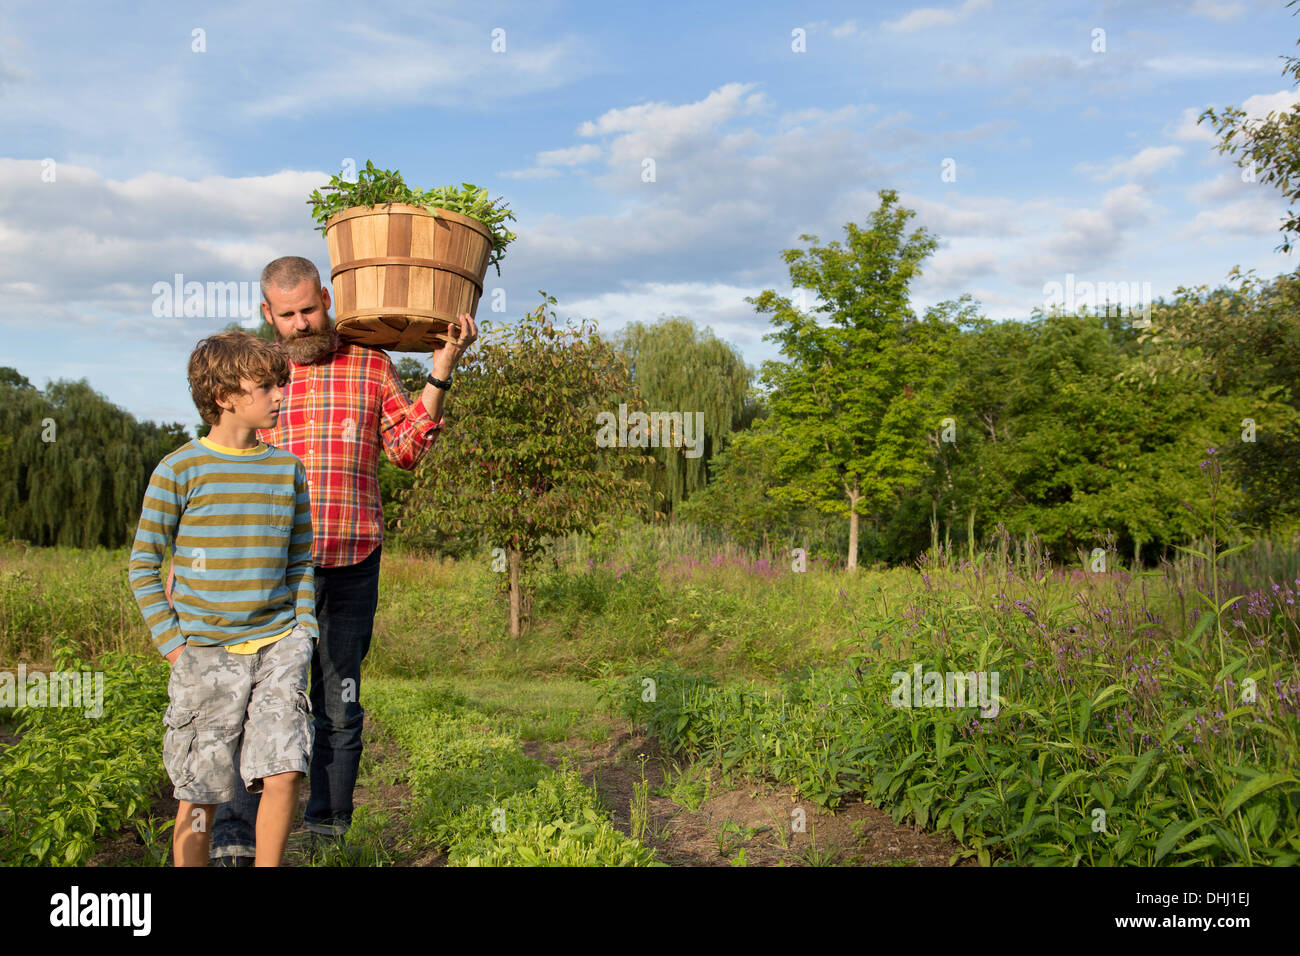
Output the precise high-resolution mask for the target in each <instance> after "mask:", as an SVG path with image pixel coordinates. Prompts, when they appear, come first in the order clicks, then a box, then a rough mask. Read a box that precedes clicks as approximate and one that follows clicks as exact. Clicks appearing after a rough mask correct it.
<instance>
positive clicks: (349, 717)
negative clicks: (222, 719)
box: [212, 256, 478, 866]
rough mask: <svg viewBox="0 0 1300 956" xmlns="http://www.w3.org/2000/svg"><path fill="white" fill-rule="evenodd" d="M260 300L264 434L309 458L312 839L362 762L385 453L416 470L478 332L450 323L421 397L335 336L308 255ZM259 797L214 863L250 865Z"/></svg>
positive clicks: (285, 263) (247, 804) (340, 833)
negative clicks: (270, 424)
mask: <svg viewBox="0 0 1300 956" xmlns="http://www.w3.org/2000/svg"><path fill="white" fill-rule="evenodd" d="M262 298H263V302H262V314H263V316H264V317H265V319H266V321H267V322H269V323H271V325H272V326H273V327H274V328H275V334H276V339H277V341H278V342H279V347H280V348H281V349H282V350H283V352H284V353H285V356H286V358H287V359H288V360H289V371H290V379H289V384H288V385H287V386H285V388H284V401H283V403H282V404H281V407H280V417H279V420H278V422H277V423H276V425H275V427H274V428H267V429H262V430H260V431H259V432H258V437H259V438H261V439H262V440H263V441H264V442H266V443H267V444H269V445H275V446H276V447H279V448H283V449H286V450H287V451H290V452H292V453H293V454H295V455H297V456H298V457H299V458H300V459H302V462H303V464H304V465H305V466H306V469H307V486H308V492H309V496H310V498H311V521H312V530H313V540H312V561H313V564H314V565H315V572H316V620H317V622H318V623H319V625H320V642H319V644H318V645H317V647H316V651H315V652H314V654H313V656H312V663H311V695H310V697H311V709H312V713H313V714H314V724H315V730H316V733H315V742H314V745H313V748H312V755H311V768H310V771H309V773H308V783H309V786H310V795H309V797H308V800H307V809H306V812H305V814H304V817H303V823H304V825H305V826H306V828H307V829H308V830H309V831H311V833H312V842H313V845H315V844H317V843H318V842H321V840H322V838H323V839H325V840H332V841H338V842H342V839H343V837H344V835H345V834H346V833H347V830H348V828H349V827H350V825H351V823H352V791H353V789H354V788H355V786H356V780H357V767H358V765H359V764H360V762H361V728H362V721H363V717H364V714H365V711H364V710H363V709H362V707H361V662H362V661H363V660H365V657H366V654H367V652H368V651H369V649H370V636H371V631H372V630H373V627H374V619H375V608H376V607H377V605H378V601H379V554H380V547H381V544H382V540H383V531H384V514H383V508H382V505H381V502H380V497H379V453H380V451H381V449H382V451H383V453H384V454H386V455H387V456H388V460H389V461H391V462H392V463H393V464H395V465H397V466H398V467H399V468H405V469H407V470H410V469H413V468H415V466H416V465H417V464H418V463H419V461H420V459H421V458H422V457H423V456H424V454H425V453H426V452H427V451H428V450H429V449H430V448H431V447H433V443H434V442H435V441H436V440H437V437H438V433H439V430H440V429H441V428H442V426H443V415H442V407H443V399H444V396H445V395H446V392H447V389H448V388H450V386H451V373H452V370H453V369H454V368H455V367H456V363H457V361H458V360H459V359H460V356H461V355H462V353H463V352H464V350H465V349H466V348H468V347H469V346H470V345H471V344H473V342H474V341H475V340H476V339H477V338H478V329H477V327H476V326H475V324H474V319H473V317H471V316H470V315H468V314H462V315H459V316H457V323H456V324H453V325H452V326H451V328H450V329H449V330H448V331H449V332H450V333H452V334H453V335H454V339H453V341H451V342H448V343H447V344H445V345H444V346H443V347H441V348H440V349H438V350H437V351H435V352H434V353H433V374H432V375H430V376H429V379H428V384H426V385H425V387H424V391H423V392H422V393H421V394H420V398H419V400H418V401H416V402H412V401H411V400H410V399H409V398H408V397H407V395H406V391H405V390H404V389H403V387H402V383H401V380H400V379H399V378H398V375H397V370H396V369H395V368H394V366H393V362H392V360H391V359H390V358H389V357H388V355H387V353H385V352H382V351H380V350H378V349H373V348H368V347H365V346H359V345H353V344H350V343H346V342H343V341H342V340H341V339H340V338H339V336H338V333H337V332H336V331H335V329H334V323H333V320H332V319H331V318H330V315H329V308H330V294H329V291H328V290H326V289H325V288H324V286H323V285H322V284H321V281H320V274H319V273H318V272H317V270H316V267H315V266H314V265H312V263H311V261H310V260H308V259H304V258H302V257H300V256H285V257H283V258H281V259H276V260H275V261H274V262H272V263H270V264H269V265H268V266H267V267H266V269H265V270H263V272H262ZM236 759H237V760H238V757H236ZM257 804H258V796H257V795H256V794H249V793H245V792H243V791H242V788H241V789H240V791H239V792H237V794H236V797H235V799H234V800H232V801H231V802H230V803H225V804H221V805H220V806H219V807H218V809H217V814H216V818H215V823H214V825H213V829H212V856H213V859H214V860H215V861H216V862H218V863H219V864H223V865H228V866H230V865H233V866H246V865H251V864H252V860H253V856H254V839H255V825H256V820H257Z"/></svg>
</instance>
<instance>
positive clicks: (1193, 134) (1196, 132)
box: [1164, 106, 1218, 143]
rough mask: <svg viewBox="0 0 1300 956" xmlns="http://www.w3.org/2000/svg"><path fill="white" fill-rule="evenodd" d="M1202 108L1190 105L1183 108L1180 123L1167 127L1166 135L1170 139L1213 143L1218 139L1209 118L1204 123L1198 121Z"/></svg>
mask: <svg viewBox="0 0 1300 956" xmlns="http://www.w3.org/2000/svg"><path fill="white" fill-rule="evenodd" d="M1201 113H1202V109H1201V108H1200V107H1196V106H1189V107H1187V108H1186V109H1185V110H1183V115H1182V117H1181V118H1180V119H1179V121H1178V123H1177V124H1176V125H1174V126H1173V128H1172V129H1171V128H1170V127H1168V126H1166V127H1165V131H1164V132H1165V135H1166V136H1168V137H1169V138H1170V139H1177V140H1181V141H1183V142H1200V143H1213V142H1216V141H1217V140H1218V137H1217V136H1215V135H1214V127H1213V126H1212V125H1211V124H1210V122H1209V120H1206V121H1205V122H1203V123H1197V122H1196V120H1197V118H1198V117H1199V116H1200V115H1201Z"/></svg>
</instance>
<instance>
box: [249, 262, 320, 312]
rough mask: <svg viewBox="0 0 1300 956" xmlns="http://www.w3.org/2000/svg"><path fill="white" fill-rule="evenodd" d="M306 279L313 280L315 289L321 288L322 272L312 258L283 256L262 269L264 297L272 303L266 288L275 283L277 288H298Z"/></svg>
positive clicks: (267, 302) (267, 301) (268, 302)
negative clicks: (317, 268)
mask: <svg viewBox="0 0 1300 956" xmlns="http://www.w3.org/2000/svg"><path fill="white" fill-rule="evenodd" d="M304 279H307V280H308V281H310V282H311V284H312V288H313V289H319V288H320V287H321V283H320V273H319V272H318V271H317V270H316V267H315V266H314V265H312V262H311V260H310V259H304V258H303V257H302V256H281V257H280V258H279V259H276V260H275V261H274V262H272V263H270V264H269V265H267V267H266V268H265V269H263V270H262V298H263V299H265V300H266V304H267V305H270V304H271V300H270V299H268V298H267V296H266V290H267V289H269V288H271V284H272V283H274V284H275V287H276V288H277V289H286V290H287V289H293V288H296V287H297V286H298V285H299V284H300V283H301V282H302V281H303V280H304Z"/></svg>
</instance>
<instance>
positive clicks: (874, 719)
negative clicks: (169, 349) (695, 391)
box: [0, 525, 1300, 865]
mask: <svg viewBox="0 0 1300 956" xmlns="http://www.w3.org/2000/svg"><path fill="white" fill-rule="evenodd" d="M1029 545H1030V546H1029V547H1027V548H1025V549H1023V550H1022V552H1021V554H1020V556H1019V560H1015V559H1008V558H1007V557H1006V555H1005V552H1003V551H1001V550H1000V549H998V548H994V549H991V550H990V551H988V552H986V553H982V554H978V555H976V561H975V562H974V563H971V562H969V561H967V560H955V559H953V558H950V557H949V556H947V555H944V554H942V553H936V554H934V555H931V557H930V560H929V562H928V563H926V564H924V565H922V566H920V567H918V568H900V569H893V570H887V571H862V572H859V573H858V574H856V575H846V574H844V573H843V572H840V571H835V570H830V569H827V568H825V567H822V566H820V565H817V564H815V563H810V564H809V565H808V570H807V571H806V572H805V573H799V572H796V571H795V570H793V568H792V563H791V561H790V559H789V558H788V557H786V556H781V557H778V556H773V555H766V556H762V557H759V556H755V555H750V554H746V553H744V552H742V551H740V550H739V549H735V548H730V547H725V546H723V547H717V548H710V547H709V545H708V543H707V542H704V541H702V540H701V539H700V538H699V536H698V535H697V534H692V532H691V531H690V530H689V529H687V530H683V529H675V528H674V529H648V528H640V527H637V526H629V525H624V526H620V527H617V528H610V529H605V530H604V532H603V533H602V534H601V535H599V536H597V538H596V539H595V540H594V541H580V540H573V541H568V542H562V543H561V544H560V546H558V547H557V548H556V549H555V560H554V561H549V560H543V561H542V562H540V563H539V565H538V567H536V568H534V569H533V570H532V571H531V572H530V574H529V583H530V585H531V588H532V600H531V610H530V626H529V628H528V630H527V632H526V633H525V635H524V636H523V637H522V638H521V639H519V640H517V641H516V640H511V639H510V638H509V637H508V636H507V633H506V598H505V594H504V591H503V590H502V588H503V581H502V579H503V577H504V576H503V575H502V574H499V573H494V572H493V571H492V570H491V564H492V562H491V558H490V556H489V555H487V554H484V555H482V556H481V557H480V558H478V559H472V560H462V561H460V562H452V561H443V562H438V561H434V560H431V559H428V558H426V557H424V556H421V555H418V554H412V553H403V552H402V551H401V550H400V549H399V548H397V547H395V546H393V547H389V548H388V549H387V550H386V553H385V556H384V561H383V568H382V572H381V582H380V607H379V612H378V615H377V618H376V632H375V638H374V641H373V643H372V650H371V654H370V657H369V659H368V661H367V670H366V676H365V678H364V682H363V701H364V703H365V704H366V706H367V710H368V713H369V714H370V717H371V718H372V719H373V720H374V721H375V722H376V723H377V725H378V726H380V727H382V728H383V730H384V732H385V733H387V734H388V735H389V736H390V737H391V738H392V739H393V740H394V741H396V744H397V745H398V746H399V747H400V751H401V754H402V757H403V759H402V765H401V767H400V770H394V769H392V768H390V769H388V770H386V771H385V773H388V774H390V775H391V776H392V779H393V780H394V781H396V780H397V779H398V777H400V778H401V782H402V784H403V785H404V786H408V787H409V788H410V795H411V799H410V802H409V806H405V807H404V808H403V811H402V816H403V817H404V818H405V819H403V820H402V821H401V824H402V826H403V828H404V830H403V832H404V834H405V836H404V839H408V840H411V841H414V842H415V843H417V844H419V845H424V846H428V847H431V848H434V849H436V850H437V851H438V852H439V853H441V854H444V855H445V861H446V862H448V863H452V864H467V865H472V864H485V865H498V864H523V865H528V864H542V863H552V864H572V863H595V864H625V865H645V864H652V863H655V862H656V857H655V853H654V852H653V850H651V849H650V848H649V847H648V846H647V838H646V837H645V834H644V829H643V828H644V823H645V801H646V795H645V791H644V788H643V789H642V790H640V791H636V792H634V793H633V794H632V802H633V804H634V806H633V807H632V808H631V809H632V811H633V812H632V816H631V818H630V819H629V820H627V821H625V822H624V823H623V824H620V826H621V827H622V828H621V829H620V828H618V827H615V826H614V824H613V818H612V817H611V816H610V814H609V813H608V810H609V809H611V808H609V807H606V806H603V805H602V804H601V802H600V799H598V795H597V794H596V793H595V792H593V790H592V789H591V788H590V787H588V786H586V785H585V784H584V783H583V782H582V780H581V779H580V778H579V776H578V774H577V773H576V772H575V771H573V770H571V769H569V768H567V767H565V766H563V765H561V766H558V767H555V768H552V767H550V766H547V765H545V764H544V763H543V762H541V761H539V760H538V759H536V758H535V757H530V756H528V755H526V754H525V753H524V749H523V746H522V744H523V742H525V741H532V742H561V741H568V742H569V743H570V745H575V741H576V746H577V747H579V748H587V749H593V748H596V747H598V746H601V745H602V744H603V742H604V741H605V740H606V738H607V736H608V733H609V731H608V726H609V725H608V724H607V723H605V722H602V721H600V720H596V719H595V717H596V716H597V715H601V716H603V717H607V718H609V719H614V720H621V721H624V722H625V725H627V724H630V725H635V726H638V727H640V728H642V729H644V730H645V731H647V732H648V733H649V734H650V735H651V736H652V737H653V738H654V739H655V740H657V741H658V743H659V745H661V746H662V747H663V748H664V750H665V751H666V752H667V753H669V754H671V755H673V756H675V757H677V758H678V760H679V761H683V763H682V764H681V767H682V770H680V771H679V772H678V777H677V781H678V782H677V785H678V786H681V785H682V784H681V781H682V780H684V779H690V780H698V779H702V776H701V774H705V775H706V774H708V773H710V772H717V773H725V774H727V775H729V779H733V780H739V779H747V780H754V781H767V782H768V783H769V784H774V785H775V784H779V785H782V786H786V787H788V788H790V790H791V791H792V792H793V793H795V794H798V795H799V796H800V797H801V798H806V799H808V800H809V801H811V803H813V804H815V805H818V806H820V807H823V808H825V809H826V810H827V811H830V810H835V809H837V808H841V807H843V806H845V805H847V804H850V803H853V802H854V801H857V800H865V801H867V802H869V803H871V804H874V805H875V806H877V807H880V808H882V809H884V810H887V811H888V812H889V813H890V814H891V815H892V817H893V818H894V820H895V821H897V822H898V823H900V824H909V823H916V824H918V825H920V826H922V827H924V828H927V829H929V830H934V831H937V832H940V833H942V834H944V835H945V837H946V838H948V839H951V840H952V841H954V844H953V845H954V846H956V847H958V850H957V851H956V852H955V853H954V854H953V858H954V860H960V859H962V858H966V857H969V858H971V859H972V860H975V861H978V862H980V863H984V864H989V863H998V862H1010V863H1038V864H1042V863H1048V864H1071V863H1076V862H1077V863H1082V864H1085V865H1087V864H1126V865H1127V864H1147V865H1150V864H1159V865H1182V864H1188V863H1202V864H1203V863H1229V862H1238V863H1249V864H1291V863H1294V862H1296V861H1297V860H1300V768H1297V766H1296V762H1297V759H1298V758H1297V755H1298V754H1300V673H1298V671H1297V658H1298V653H1300V625H1298V619H1297V612H1296V608H1295V596H1296V594H1297V592H1300V543H1298V542H1295V541H1289V542H1258V543H1256V544H1254V545H1252V546H1249V547H1244V548H1242V549H1241V550H1238V551H1235V552H1232V553H1224V554H1220V556H1219V558H1218V560H1217V561H1216V560H1214V559H1213V558H1212V557H1211V548H1210V546H1209V545H1203V546H1200V547H1198V548H1197V550H1200V551H1201V552H1202V555H1203V557H1200V558H1198V557H1194V556H1189V557H1184V558H1181V559H1179V560H1178V561H1177V562H1175V563H1172V564H1163V565H1162V566H1161V567H1160V568H1158V569H1155V570H1150V569H1148V570H1146V571H1140V570H1136V569H1135V570H1112V571H1111V572H1109V573H1097V572H1093V571H1090V570H1089V571H1085V570H1082V569H1079V568H1073V569H1070V568H1061V567H1055V568H1053V567H1051V566H1050V565H1049V564H1048V563H1047V561H1046V559H1045V557H1044V556H1042V555H1039V554H1037V553H1035V551H1034V549H1033V547H1032V542H1030V543H1029ZM1219 550H1220V551H1221V552H1222V551H1224V549H1223V547H1222V545H1220V546H1219ZM1107 558H1108V560H1110V561H1111V564H1110V567H1111V568H1116V567H1117V565H1116V564H1115V562H1114V556H1113V555H1108V556H1107ZM126 561H127V555H126V552H125V551H118V552H107V551H99V552H93V551H76V550H70V549H24V548H21V547H16V546H4V547H0V668H8V669H12V668H14V667H16V666H17V665H18V664H20V663H21V664H24V665H25V666H26V667H27V668H28V669H29V670H30V669H34V668H38V667H44V668H47V669H59V668H62V669H65V670H71V669H90V668H94V669H98V670H101V671H102V672H103V673H104V675H105V701H104V715H103V717H101V718H89V717H86V716H84V715H83V714H81V713H80V712H77V711H73V710H60V709H57V708H52V707H28V708H26V709H25V710H21V711H6V710H3V709H0V734H3V735H4V736H3V737H0V746H3V745H4V744H8V746H7V747H6V749H4V750H3V751H2V752H0V861H2V862H5V863H9V864H14V863H43V864H67V863H72V864H75V863H80V862H84V861H85V860H86V859H87V858H88V857H89V856H90V855H91V854H92V853H93V852H94V850H95V848H96V846H97V845H98V844H99V843H100V842H101V841H102V840H104V839H105V838H106V837H107V836H108V835H109V834H111V833H115V832H120V831H121V830H122V828H123V827H126V828H128V829H129V828H134V829H135V830H136V831H138V832H139V834H140V836H139V839H140V840H141V841H142V842H143V843H144V844H145V845H146V847H149V848H152V849H151V851H150V852H149V853H147V854H146V860H147V861H149V862H154V863H162V862H165V861H166V859H167V844H168V842H169V839H170V834H169V832H167V830H166V825H165V823H160V822H159V820H157V819H154V818H153V817H151V816H150V815H149V814H148V813H146V812H145V810H146V807H147V806H148V805H149V802H150V800H151V799H152V798H156V796H157V794H158V792H159V791H160V789H161V787H162V786H163V785H165V783H166V781H165V776H164V775H163V774H162V768H161V755H160V754H161V743H162V732H161V731H162V724H161V716H162V711H163V709H164V707H165V700H166V677H167V668H166V665H165V664H164V663H163V662H162V661H161V659H159V658H158V657H157V655H156V653H155V652H154V651H153V650H152V648H151V647H150V646H149V643H148V639H147V631H146V629H145V628H144V625H143V622H142V621H141V619H140V616H139V612H138V610H137V608H136V605H135V602H134V600H133V599H132V597H131V593H130V590H129V588H128V586H127V581H126ZM1198 592H1199V593H1198ZM1211 607H1214V608H1217V609H1218V612H1217V613H1215V611H1212V610H1209V608H1211ZM918 668H919V671H920V672H935V673H939V674H943V673H950V672H956V673H961V674H966V673H972V672H977V673H980V674H990V673H996V674H997V675H998V677H999V686H998V688H997V695H998V698H999V706H998V708H997V714H996V716H992V715H990V714H981V712H980V711H979V709H978V708H976V707H972V706H970V705H969V702H960V703H959V704H958V705H956V706H946V705H945V704H951V703H953V702H951V701H948V702H941V703H940V704H939V706H913V707H900V706H895V705H893V704H891V695H893V692H894V690H895V687H896V685H897V680H896V675H898V674H912V673H915V672H917V669H918ZM896 702H897V701H896V700H895V703H896ZM917 703H921V701H920V699H919V698H918V700H917ZM927 703H928V702H927ZM695 767H698V768H699V773H697V771H696V770H695V769H694V768H695ZM735 775H739V777H737V776H735ZM666 783H667V782H665V784H666ZM167 792H168V793H169V792H170V788H167ZM620 799H622V798H620ZM638 800H640V803H641V814H640V819H639V820H638V819H637V814H636V812H635V811H636V807H635V804H636V801H638ZM616 809H618V811H619V813H618V814H615V816H617V817H619V818H620V819H621V818H622V817H625V816H627V812H626V811H627V810H628V808H627V807H625V806H622V805H620V806H619V807H618V808H616ZM389 816H390V817H391V816H392V814H391V813H390V814H389ZM395 822H397V821H393V820H387V818H385V819H383V820H381V819H379V818H378V817H376V816H368V815H367V813H366V812H361V813H359V815H358V824H357V826H356V828H355V830H354V833H355V835H356V837H357V839H358V840H359V841H360V842H362V843H365V844H367V845H368V846H369V848H370V850H371V851H373V852H369V853H368V854H367V855H366V857H365V860H366V861H367V862H380V863H382V862H383V861H384V860H385V859H387V856H386V853H385V852H384V847H383V843H384V841H385V839H387V837H386V836H385V833H386V831H385V826H386V825H388V824H391V823H395ZM638 824H639V825H640V827H641V828H642V830H641V832H636V831H637V827H638ZM629 834H634V835H635V836H636V837H639V838H640V839H634V838H633V837H632V836H631V835H629ZM733 857H734V854H733ZM741 859H742V862H743V854H741Z"/></svg>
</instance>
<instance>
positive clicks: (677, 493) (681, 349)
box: [617, 317, 752, 513]
mask: <svg viewBox="0 0 1300 956" xmlns="http://www.w3.org/2000/svg"><path fill="white" fill-rule="evenodd" d="M617 341H618V345H619V349H620V351H621V352H622V353H623V355H624V357H625V358H626V360H627V364H628V369H629V371H630V372H631V374H632V381H633V384H634V385H635V386H636V390H637V393H638V394H639V395H640V396H641V399H642V400H643V402H644V403H645V406H646V408H647V409H649V410H650V411H651V412H655V411H658V412H660V413H672V412H677V413H680V414H681V418H682V423H683V431H685V429H686V427H687V426H688V425H689V426H690V427H691V428H694V425H695V423H696V422H697V421H702V422H703V429H702V431H701V432H700V433H699V434H696V433H695V432H694V431H692V432H691V433H690V435H686V434H683V435H682V436H681V439H680V443H678V444H675V445H669V446H667V447H665V446H664V445H663V444H662V443H661V444H660V445H659V447H653V446H652V447H647V448H646V449H645V450H644V452H643V453H644V454H646V455H651V456H653V457H654V458H655V460H656V461H657V462H658V467H656V468H653V469H650V470H649V471H648V475H649V480H650V483H651V486H652V487H653V488H654V490H655V491H656V492H658V493H659V494H660V495H661V496H662V497H660V498H659V499H658V500H660V501H661V502H662V504H661V506H660V507H661V510H663V511H664V512H665V513H669V512H672V511H673V510H675V509H676V507H677V506H678V505H679V504H680V503H681V502H682V501H683V500H685V498H686V497H687V496H688V495H690V494H691V493H692V492H694V491H696V490H698V489H700V488H703V487H704V484H705V481H706V478H707V474H708V465H709V462H711V461H712V460H713V459H714V457H715V456H716V455H717V454H718V452H720V451H721V450H722V449H723V448H724V447H725V445H726V443H727V440H728V436H729V435H730V434H731V432H732V430H733V429H736V428H740V427H743V426H744V425H745V424H747V423H746V421H745V419H746V417H747V413H748V417H752V401H751V399H752V396H751V393H750V378H751V372H750V369H749V367H748V366H746V365H745V360H744V359H743V358H742V357H741V355H740V353H739V352H738V351H737V350H736V349H735V348H734V347H733V346H731V345H729V344H727V343H726V342H723V341H722V340H721V339H719V338H717V337H716V336H714V334H713V332H712V331H711V330H710V329H707V328H706V329H705V330H704V331H703V333H701V332H699V331H698V330H697V329H696V328H695V325H694V323H692V322H691V321H690V320H688V319H685V318H681V317H671V318H666V319H662V320H660V321H659V322H658V323H656V324H654V325H649V326H647V325H643V324H642V323H640V322H633V323H631V324H630V325H628V326H627V327H626V328H624V329H623V331H622V333H621V334H620V335H619V337H618V339H617ZM697 412H698V413H701V414H702V416H703V417H702V419H700V418H698V417H697V416H696V413H697ZM687 416H691V417H690V418H689V419H688V418H687ZM688 438H689V439H690V441H691V443H693V444H695V447H694V448H688V447H686V440H687V439H688Z"/></svg>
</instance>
